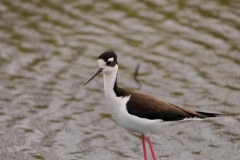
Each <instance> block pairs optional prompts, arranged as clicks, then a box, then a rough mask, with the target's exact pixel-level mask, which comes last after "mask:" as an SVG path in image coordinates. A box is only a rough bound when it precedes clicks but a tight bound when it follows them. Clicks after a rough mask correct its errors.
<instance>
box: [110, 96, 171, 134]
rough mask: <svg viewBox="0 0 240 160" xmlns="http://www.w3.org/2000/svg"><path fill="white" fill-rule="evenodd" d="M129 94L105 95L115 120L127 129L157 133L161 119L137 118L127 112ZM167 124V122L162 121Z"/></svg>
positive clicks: (159, 129)
mask: <svg viewBox="0 0 240 160" xmlns="http://www.w3.org/2000/svg"><path fill="white" fill-rule="evenodd" d="M130 98H131V96H127V97H114V98H113V97H112V98H109V97H106V100H107V103H108V106H109V108H110V112H111V114H112V116H113V118H114V119H115V120H116V122H117V123H118V124H119V125H121V126H123V127H124V128H126V129H127V130H130V131H134V132H139V133H144V134H147V133H159V132H160V131H161V127H160V126H161V125H162V124H163V123H162V120H149V119H146V118H139V117H137V116H135V115H131V114H129V113H128V111H127V109H126V107H127V106H126V104H127V102H128V101H129V99H130ZM164 123H165V124H168V123H167V122H164Z"/></svg>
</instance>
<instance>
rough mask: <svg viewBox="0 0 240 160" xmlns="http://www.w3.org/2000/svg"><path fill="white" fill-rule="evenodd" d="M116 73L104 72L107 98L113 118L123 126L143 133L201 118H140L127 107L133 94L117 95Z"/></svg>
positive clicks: (155, 131)
mask: <svg viewBox="0 0 240 160" xmlns="http://www.w3.org/2000/svg"><path fill="white" fill-rule="evenodd" d="M116 70H117V69H116ZM103 73H104V72H103ZM116 75H117V72H112V71H111V72H105V73H104V91H105V98H106V101H107V104H108V106H109V108H110V112H111V114H112V116H113V118H114V119H115V120H116V122H117V123H118V124H119V125H121V126H123V127H124V128H126V129H127V130H130V131H133V132H138V133H143V134H149V133H160V132H161V131H163V130H166V128H167V127H169V126H172V125H175V124H179V123H184V122H190V121H195V120H201V119H199V118H186V119H184V120H181V121H168V122H166V121H162V120H150V119H146V118H139V117H137V116H134V115H131V114H129V113H128V111H127V109H126V104H127V102H128V101H129V99H130V98H131V96H127V97H117V96H116V94H115V92H114V91H113V86H114V82H115V79H116Z"/></svg>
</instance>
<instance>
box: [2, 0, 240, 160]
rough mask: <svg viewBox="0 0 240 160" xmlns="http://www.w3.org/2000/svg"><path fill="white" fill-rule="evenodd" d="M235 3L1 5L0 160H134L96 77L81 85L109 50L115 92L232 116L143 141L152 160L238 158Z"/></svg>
mask: <svg viewBox="0 0 240 160" xmlns="http://www.w3.org/2000/svg"><path fill="white" fill-rule="evenodd" d="M239 8H240V2H239V1H237V0H229V1H227V0H215V1H208V0H191V1H184V0H151V1H150V0H149V1H144V0H141V1H137V0H125V1H119V0H114V1H101V2H100V1H91V0H89V1H83V0H68V1H63V0H16V1H10V0H1V1H0V157H1V158H0V159H2V160H12V159H17V160H32V159H33V160H34V159H37V160H39V159H40V160H41V159H45V160H75V159H91V160H92V159H99V160H110V159H118V160H122V159H129V160H132V159H136V160H138V159H143V158H142V146H141V140H140V136H139V134H136V133H131V132H128V131H126V130H125V129H123V128H122V127H120V126H119V125H117V124H116V122H115V121H114V120H113V119H112V117H111V116H110V114H109V111H108V108H107V106H106V102H105V100H104V92H103V80H102V76H99V77H97V78H95V80H93V81H92V82H91V83H90V84H88V85H87V86H85V87H83V86H82V85H83V84H84V83H85V82H86V81H87V80H88V79H89V78H90V77H91V76H92V74H93V73H94V72H95V71H96V70H97V68H98V65H97V61H96V60H97V57H98V56H99V54H100V53H102V52H104V51H106V50H114V51H116V52H117V53H118V58H119V59H118V63H119V68H120V71H119V74H118V75H119V78H118V83H119V86H122V87H125V88H129V89H132V90H135V91H140V92H144V93H147V94H152V95H154V96H156V97H158V98H161V99H163V100H165V101H168V102H171V103H173V104H176V105H179V106H185V107H187V108H190V109H194V110H199V111H209V112H218V113H224V114H227V115H229V116H228V117H221V118H216V119H208V120H204V121H202V122H193V123H186V124H181V125H176V126H175V128H171V129H166V132H165V133H163V134H159V135H152V140H153V141H154V147H155V150H156V153H157V157H158V158H159V159H161V160H193V159H194V160H202V159H207V160H238V159H239V155H240V106H239V104H240V45H239V44H240V10H239ZM138 64H140V68H139V75H138V77H137V78H138V81H139V82H136V81H135V80H134V78H133V74H134V70H135V68H136V67H137V65H138ZM149 153H150V152H149ZM149 156H150V155H149ZM150 158H151V157H150Z"/></svg>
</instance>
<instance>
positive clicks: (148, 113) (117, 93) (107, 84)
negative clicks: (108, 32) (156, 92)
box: [84, 51, 222, 160]
mask: <svg viewBox="0 0 240 160" xmlns="http://www.w3.org/2000/svg"><path fill="white" fill-rule="evenodd" d="M98 65H99V69H98V71H97V72H96V73H95V74H94V75H93V76H92V77H91V78H90V79H89V80H88V81H87V82H86V83H85V84H84V85H86V84H87V83H88V82H90V81H91V80H92V79H93V78H94V77H96V76H97V75H98V74H99V73H101V72H103V80H104V92H105V98H106V101H107V104H108V106H109V108H110V112H111V114H112V116H113V118H114V119H115V120H116V121H117V123H118V124H120V125H121V126H123V127H124V128H126V129H127V130H129V131H133V132H138V133H141V136H142V146H143V152H144V160H147V159H148V157H147V151H146V145H145V137H146V139H147V142H148V144H149V147H150V151H151V153H152V157H153V159H154V160H157V157H156V154H155V152H154V149H153V145H152V142H151V139H150V137H149V136H148V134H150V133H153V134H157V133H160V132H161V130H164V129H166V127H168V126H171V125H175V124H180V123H184V122H190V121H196V120H202V119H204V118H209V117H218V116H221V115H222V114H218V113H207V112H199V111H193V110H190V109H186V108H182V107H178V106H176V105H173V104H171V103H168V102H164V101H162V100H160V99H157V98H155V97H153V96H150V95H146V94H142V93H137V92H133V91H130V90H127V89H123V88H120V87H118V86H117V74H118V63H117V55H116V53H115V52H113V51H106V52H104V53H102V54H101V55H100V56H99V57H98ZM145 135H147V136H145Z"/></svg>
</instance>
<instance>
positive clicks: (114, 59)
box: [98, 51, 117, 63]
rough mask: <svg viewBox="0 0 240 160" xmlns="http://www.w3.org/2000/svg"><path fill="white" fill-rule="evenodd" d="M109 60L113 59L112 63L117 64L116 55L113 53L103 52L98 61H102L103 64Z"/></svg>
mask: <svg viewBox="0 0 240 160" xmlns="http://www.w3.org/2000/svg"><path fill="white" fill-rule="evenodd" d="M109 58H113V61H115V62H116V63H117V54H116V53H115V52H113V51H106V52H103V53H102V54H101V55H100V56H99V57H98V59H103V60H104V61H105V62H107V61H108V59H109Z"/></svg>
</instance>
